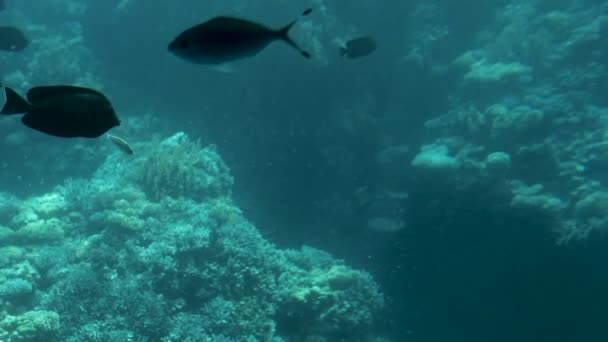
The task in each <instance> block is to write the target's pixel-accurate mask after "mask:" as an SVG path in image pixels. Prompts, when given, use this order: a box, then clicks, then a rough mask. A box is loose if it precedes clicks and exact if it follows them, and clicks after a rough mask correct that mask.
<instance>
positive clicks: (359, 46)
mask: <svg viewBox="0 0 608 342" xmlns="http://www.w3.org/2000/svg"><path fill="white" fill-rule="evenodd" d="M377 47H378V45H377V44H376V41H375V40H374V39H373V38H371V37H359V38H355V39H351V40H349V41H347V42H346V43H345V44H344V45H343V46H341V47H340V56H342V57H343V58H360V57H365V56H367V55H369V54H371V53H372V52H374V51H375V50H376V48H377Z"/></svg>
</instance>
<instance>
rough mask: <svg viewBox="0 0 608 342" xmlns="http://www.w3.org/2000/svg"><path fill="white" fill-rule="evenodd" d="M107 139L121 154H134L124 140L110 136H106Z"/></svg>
mask: <svg viewBox="0 0 608 342" xmlns="http://www.w3.org/2000/svg"><path fill="white" fill-rule="evenodd" d="M108 139H110V141H112V142H113V143H114V145H116V147H118V149H119V150H121V151H122V152H124V153H126V154H135V151H134V150H133V148H132V147H131V145H129V143H128V142H127V141H126V140H125V139H123V138H121V137H117V136H115V135H112V134H108Z"/></svg>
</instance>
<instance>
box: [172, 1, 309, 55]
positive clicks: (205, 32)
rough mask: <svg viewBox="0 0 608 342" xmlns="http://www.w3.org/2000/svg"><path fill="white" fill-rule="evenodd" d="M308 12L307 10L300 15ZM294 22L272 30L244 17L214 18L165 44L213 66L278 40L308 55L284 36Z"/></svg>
mask: <svg viewBox="0 0 608 342" xmlns="http://www.w3.org/2000/svg"><path fill="white" fill-rule="evenodd" d="M311 11H312V10H311V9H307V10H306V11H304V12H303V13H302V15H308V14H309V13H310V12H311ZM296 22H297V19H296V20H294V21H292V22H291V23H289V24H288V25H286V26H285V27H283V28H281V29H278V30H273V29H271V28H268V27H266V26H264V25H261V24H258V23H255V22H253V21H249V20H245V19H240V18H232V17H215V18H213V19H210V20H209V21H206V22H204V23H202V24H199V25H196V26H194V27H191V28H189V29H187V30H186V31H184V32H182V33H181V34H180V35H179V36H177V38H175V39H174V40H173V42H171V44H169V51H170V52H172V53H173V54H175V55H177V56H178V57H181V58H182V59H184V60H186V61H188V62H191V63H196V64H216V65H217V64H222V63H226V62H231V61H234V60H238V59H242V58H246V57H251V56H255V55H257V54H258V53H259V52H260V51H262V50H263V49H264V48H265V47H266V46H267V45H268V44H270V43H272V42H274V41H276V40H280V41H283V42H285V43H287V44H288V45H290V46H291V47H293V48H294V49H296V50H298V51H299V52H300V53H301V54H302V55H303V56H304V57H306V58H309V57H310V54H309V53H308V52H306V51H304V50H302V49H301V48H300V47H299V46H298V45H296V43H295V42H294V41H293V40H291V38H289V36H288V35H287V33H288V32H289V30H290V29H291V27H292V26H293V25H294V24H295V23H296Z"/></svg>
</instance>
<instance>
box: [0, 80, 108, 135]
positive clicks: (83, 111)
mask: <svg viewBox="0 0 608 342" xmlns="http://www.w3.org/2000/svg"><path fill="white" fill-rule="evenodd" d="M5 93H6V103H5V104H4V107H3V108H2V111H0V114H4V115H10V114H23V113H25V115H24V116H23V117H22V118H21V121H22V122H23V124H25V125H26V126H27V127H30V128H32V129H35V130H37V131H40V132H43V133H46V134H50V135H54V136H57V137H64V138H73V137H86V138H96V137H98V136H100V135H102V134H104V133H106V132H107V131H108V130H109V129H110V128H112V127H115V126H118V125H120V121H119V120H118V118H117V117H116V113H115V112H114V109H112V104H111V103H110V101H109V100H108V99H107V98H106V97H105V96H104V95H103V94H102V93H100V92H97V91H95V90H92V89H88V88H81V87H74V86H47V87H34V88H32V89H30V90H29V91H28V92H27V100H25V99H24V98H22V97H21V96H19V94H17V93H16V92H15V91H14V90H12V89H11V88H5Z"/></svg>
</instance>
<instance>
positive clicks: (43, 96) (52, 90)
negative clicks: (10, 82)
mask: <svg viewBox="0 0 608 342" xmlns="http://www.w3.org/2000/svg"><path fill="white" fill-rule="evenodd" d="M77 95H91V96H96V97H103V95H102V94H101V93H100V92H97V91H95V90H93V89H89V88H83V87H77V86H43V87H34V88H32V89H30V90H29V91H28V92H27V99H28V101H30V102H31V103H33V104H35V103H37V102H41V101H45V100H48V99H49V98H53V97H56V96H77Z"/></svg>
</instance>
